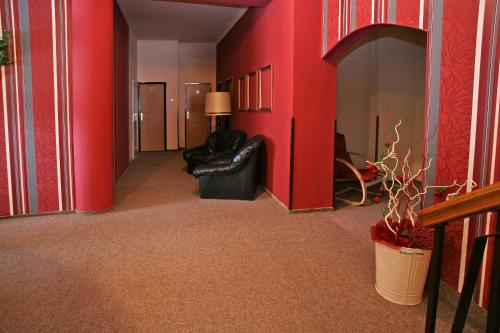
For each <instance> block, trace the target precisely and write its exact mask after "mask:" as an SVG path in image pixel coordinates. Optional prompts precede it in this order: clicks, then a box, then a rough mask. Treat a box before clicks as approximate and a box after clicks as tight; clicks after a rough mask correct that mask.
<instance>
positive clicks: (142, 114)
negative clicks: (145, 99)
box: [141, 112, 144, 121]
mask: <svg viewBox="0 0 500 333" xmlns="http://www.w3.org/2000/svg"><path fill="white" fill-rule="evenodd" d="M143 120H144V113H142V112H141V121H143Z"/></svg>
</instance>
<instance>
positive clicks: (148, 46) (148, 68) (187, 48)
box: [137, 40, 216, 149]
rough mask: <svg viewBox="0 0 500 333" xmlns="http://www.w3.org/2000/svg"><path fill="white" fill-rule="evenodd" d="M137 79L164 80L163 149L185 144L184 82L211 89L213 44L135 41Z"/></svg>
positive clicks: (213, 86) (213, 73)
mask: <svg viewBox="0 0 500 333" xmlns="http://www.w3.org/2000/svg"><path fill="white" fill-rule="evenodd" d="M137 54H138V56H137V80H138V81H139V82H166V83H167V96H166V97H167V149H178V148H184V147H185V133H184V131H185V121H184V120H185V110H184V99H185V96H184V93H185V91H184V83H186V82H210V83H211V84H212V89H214V88H215V76H216V72H215V68H216V44H214V43H182V42H179V41H170V40H139V41H138V43H137Z"/></svg>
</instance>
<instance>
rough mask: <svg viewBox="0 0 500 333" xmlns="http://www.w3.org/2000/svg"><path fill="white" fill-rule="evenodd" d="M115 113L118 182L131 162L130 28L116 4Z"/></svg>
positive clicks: (115, 152) (115, 155) (115, 154)
mask: <svg viewBox="0 0 500 333" xmlns="http://www.w3.org/2000/svg"><path fill="white" fill-rule="evenodd" d="M114 14H115V20H114V22H115V30H114V68H113V72H114V73H113V90H114V99H113V112H114V116H113V118H114V124H113V128H114V133H113V134H114V142H113V147H114V158H115V162H114V163H115V180H118V178H120V176H121V175H122V174H123V172H124V171H125V169H126V168H127V165H128V162H129V156H128V154H129V150H128V144H129V133H128V130H129V124H128V118H129V117H128V115H129V113H128V104H129V101H128V37H129V36H128V34H129V26H128V24H127V21H125V17H124V16H123V14H122V12H121V10H120V8H119V7H118V5H117V4H116V3H115V9H114Z"/></svg>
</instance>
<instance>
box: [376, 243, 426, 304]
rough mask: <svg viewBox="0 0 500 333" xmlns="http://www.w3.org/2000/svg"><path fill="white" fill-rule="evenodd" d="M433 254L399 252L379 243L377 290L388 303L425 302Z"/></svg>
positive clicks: (377, 249) (410, 250) (404, 249)
mask: <svg viewBox="0 0 500 333" xmlns="http://www.w3.org/2000/svg"><path fill="white" fill-rule="evenodd" d="M430 259H431V250H421V249H410V248H406V247H402V248H400V249H395V248H392V247H389V246H387V245H384V244H382V243H379V242H375V260H376V283H375V289H376V290H377V292H378V293H379V294H380V295H382V297H384V298H385V299H387V300H389V301H391V302H394V303H397V304H403V305H415V304H418V303H420V302H421V301H422V294H423V291H424V285H425V279H426V278H427V271H428V270H429V262H430Z"/></svg>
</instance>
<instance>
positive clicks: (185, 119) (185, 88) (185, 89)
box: [184, 82, 212, 149]
mask: <svg viewBox="0 0 500 333" xmlns="http://www.w3.org/2000/svg"><path fill="white" fill-rule="evenodd" d="M198 84H208V86H209V88H210V89H209V90H208V92H212V83H211V82H184V147H185V148H184V149H188V148H187V141H188V140H187V135H188V134H187V121H188V119H187V104H188V100H187V99H188V95H187V86H188V85H198ZM210 133H212V120H211V119H210Z"/></svg>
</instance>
